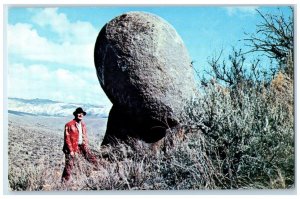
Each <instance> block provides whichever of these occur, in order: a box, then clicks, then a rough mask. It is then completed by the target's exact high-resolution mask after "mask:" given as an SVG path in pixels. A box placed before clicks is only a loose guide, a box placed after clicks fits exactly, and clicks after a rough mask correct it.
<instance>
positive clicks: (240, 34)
mask: <svg viewBox="0 0 300 199" xmlns="http://www.w3.org/2000/svg"><path fill="white" fill-rule="evenodd" d="M257 8H258V9H260V10H261V11H262V12H263V13H266V12H269V13H274V14H276V13H278V10H277V9H276V8H277V7H274V6H268V7H261V6H231V7H229V6H193V7H191V6H145V7H139V6H133V7H129V6H119V7H116V6H106V7H103V6H98V7H87V6H85V7H78V6H76V7H75V6H74V7H58V8H56V7H32V8H30V7H21V6H18V7H8V15H7V16H8V18H7V27H6V35H7V40H6V44H7V55H8V56H7V57H8V60H7V63H8V65H7V71H8V89H7V92H8V97H19V98H26V99H32V98H43V99H51V100H56V101H63V102H78V103H89V104H96V105H100V104H104V105H110V102H109V100H108V99H107V97H106V95H105V94H104V92H103V91H102V89H101V87H100V84H99V82H98V79H97V76H96V72H95V67H94V62H93V61H94V58H93V50H94V44H95V41H96V37H97V35H98V33H99V31H100V29H101V28H102V27H103V26H104V24H105V23H107V22H108V21H110V20H111V19H113V18H114V17H116V16H118V15H120V14H122V13H125V12H128V11H145V12H150V13H153V14H156V15H158V16H160V17H162V18H163V19H165V20H166V21H168V22H169V23H170V24H171V25H172V26H174V28H175V29H176V30H177V32H178V33H179V35H180V36H181V37H182V39H183V41H184V43H185V45H186V47H187V49H188V51H189V54H190V57H191V60H192V61H194V62H195V63H194V66H195V67H196V68H197V69H199V70H201V69H203V68H206V67H208V64H207V60H208V58H209V57H212V56H214V55H215V54H216V53H218V52H220V50H221V49H224V52H225V53H224V54H225V55H226V52H227V51H230V50H231V48H232V46H234V47H236V48H244V43H243V42H241V41H239V40H241V39H243V38H245V35H244V32H248V33H253V32H255V29H256V25H257V24H258V23H259V22H260V21H261V18H260V17H259V15H258V14H257V12H256V11H255V9H257ZM285 8H286V7H285ZM284 12H285V14H287V15H288V14H289V10H288V9H285V11H284Z"/></svg>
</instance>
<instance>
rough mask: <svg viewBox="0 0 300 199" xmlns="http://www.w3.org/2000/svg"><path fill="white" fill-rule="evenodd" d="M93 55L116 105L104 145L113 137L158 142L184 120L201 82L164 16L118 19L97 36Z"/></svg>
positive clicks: (129, 15)
mask: <svg viewBox="0 0 300 199" xmlns="http://www.w3.org/2000/svg"><path fill="white" fill-rule="evenodd" d="M94 59H95V67H96V70H97V75H98V79H99V82H100V85H101V87H102V88H103V90H104V92H105V93H106V95H107V96H108V98H109V99H110V100H111V102H112V103H113V107H112V109H111V111H110V114H109V118H108V124H107V131H106V136H105V138H104V140H103V143H102V144H108V143H111V142H112V139H110V138H112V137H116V138H119V139H122V140H125V139H127V137H134V138H138V139H142V140H144V141H146V142H156V141H158V140H159V139H161V138H162V137H164V135H165V130H166V129H167V128H169V127H172V126H175V125H178V124H180V122H181V114H182V112H183V109H184V106H185V103H186V101H187V100H189V99H191V98H192V97H193V96H194V95H195V92H196V86H195V85H196V84H195V81H194V75H193V70H192V67H191V60H190V58H189V55H188V52H187V49H186V47H185V46H184V43H183V41H182V39H181V38H180V36H179V35H178V34H177V32H176V31H175V29H174V28H173V27H172V26H171V25H170V24H168V23H167V22H166V21H165V20H163V19H162V18H160V17H158V16H155V15H152V14H149V13H144V12H129V13H125V14H123V15H121V16H118V17H116V18H114V19H113V20H111V21H110V22H109V23H107V24H106V25H105V26H104V27H103V28H102V29H101V31H100V33H99V35H98V38H97V41H96V44H95V51H94Z"/></svg>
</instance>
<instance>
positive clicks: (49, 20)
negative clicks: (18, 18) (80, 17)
mask: <svg viewBox="0 0 300 199" xmlns="http://www.w3.org/2000/svg"><path fill="white" fill-rule="evenodd" d="M32 20H33V22H35V23H37V24H38V25H40V26H42V27H44V28H45V27H47V26H49V27H50V29H51V30H52V31H54V32H55V33H57V34H58V35H59V37H60V38H61V39H62V40H63V41H65V42H70V43H89V42H95V38H96V37H95V36H97V34H98V31H97V30H96V29H95V28H94V27H93V26H92V25H91V24H90V23H88V22H83V21H76V22H73V23H72V22H70V21H69V20H68V18H67V16H66V15H65V14H63V13H58V9H57V8H45V9H43V10H42V11H41V12H39V13H37V14H36V15H34V16H33V17H32Z"/></svg>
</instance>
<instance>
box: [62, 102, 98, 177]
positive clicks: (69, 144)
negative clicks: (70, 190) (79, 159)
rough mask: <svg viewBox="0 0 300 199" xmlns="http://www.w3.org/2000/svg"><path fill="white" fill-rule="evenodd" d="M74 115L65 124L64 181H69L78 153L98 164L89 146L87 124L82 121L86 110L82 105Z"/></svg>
mask: <svg viewBox="0 0 300 199" xmlns="http://www.w3.org/2000/svg"><path fill="white" fill-rule="evenodd" d="M73 115H74V117H75V118H74V119H73V120H71V121H70V122H68V123H67V124H66V125H65V132H64V147H63V152H64V153H65V159H66V162H65V168H64V171H63V174H62V181H69V179H70V177H71V172H72V169H73V166H74V157H75V154H76V153H78V154H82V155H83V157H84V158H85V159H86V160H88V161H89V162H91V163H93V164H94V165H95V166H96V164H97V161H96V157H95V156H94V155H93V154H92V153H91V152H90V149H89V148H88V137H87V130H86V125H85V123H84V122H83V121H82V120H83V116H85V115H86V112H85V111H83V109H82V108H81V107H78V108H77V109H76V110H75V112H74V113H73Z"/></svg>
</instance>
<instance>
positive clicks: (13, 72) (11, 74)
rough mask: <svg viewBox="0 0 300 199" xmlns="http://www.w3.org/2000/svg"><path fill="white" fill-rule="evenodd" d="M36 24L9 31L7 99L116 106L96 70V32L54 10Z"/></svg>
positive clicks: (43, 12)
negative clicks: (39, 99) (34, 99)
mask: <svg viewBox="0 0 300 199" xmlns="http://www.w3.org/2000/svg"><path fill="white" fill-rule="evenodd" d="M35 11H36V10H35ZM32 13H34V12H32ZM32 19H33V21H34V23H33V24H30V23H29V22H26V23H16V24H13V25H12V24H8V26H7V47H8V49H7V52H8V96H9V97H20V98H27V99H32V98H46V99H52V100H56V101H62V102H79V103H90V104H105V105H111V103H110V101H109V100H108V98H107V97H106V95H105V93H104V92H103V90H102V89H101V87H100V84H99V82H98V79H97V76H96V70H95V68H94V57H93V56H94V42H95V40H96V37H97V34H98V33H97V31H96V30H95V28H94V27H93V26H92V25H91V24H90V23H88V22H82V21H75V22H71V21H70V20H69V19H68V18H67V16H66V15H65V14H62V13H58V10H57V9H53V8H47V9H43V10H41V11H39V13H36V12H35V15H34V16H33V18H32ZM36 24H38V26H36ZM41 30H42V31H41ZM39 31H41V32H39ZM53 33H54V34H55V35H56V36H57V37H56V38H55V39H53V37H51V36H53ZM57 38H58V39H57ZM17 60H18V61H17ZM20 60H22V63H20V62H21V61H20ZM17 62H19V63H17ZM51 66H55V68H57V66H60V68H59V69H56V70H54V69H53V68H54V67H51Z"/></svg>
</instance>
